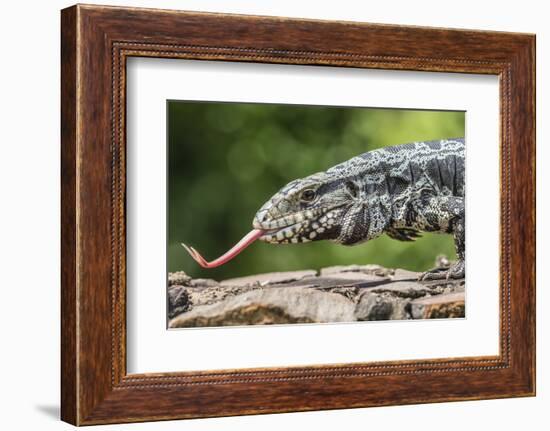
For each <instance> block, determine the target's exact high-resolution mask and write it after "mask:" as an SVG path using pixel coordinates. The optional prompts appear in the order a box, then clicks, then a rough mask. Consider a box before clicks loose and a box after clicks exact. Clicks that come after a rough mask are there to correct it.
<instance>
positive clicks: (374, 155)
mask: <svg viewBox="0 0 550 431" xmlns="http://www.w3.org/2000/svg"><path fill="white" fill-rule="evenodd" d="M464 175H465V145H464V139H463V138H457V139H443V140H438V141H429V142H414V143H410V144H403V145H396V146H392V147H385V148H380V149H377V150H373V151H369V152H367V153H364V154H361V155H359V156H357V157H354V158H352V159H349V160H347V161H345V162H343V163H340V164H338V165H336V166H333V167H332V168H330V169H328V170H327V171H325V172H318V173H315V174H313V175H310V176H308V177H305V178H302V179H296V180H293V181H291V182H290V183H288V184H287V185H286V186H284V187H283V188H282V189H281V190H280V191H279V192H277V193H276V194H275V195H274V196H273V197H272V198H271V199H270V200H269V201H268V202H266V203H265V204H264V205H263V206H262V207H261V208H260V210H259V211H258V213H257V214H256V216H255V218H254V221H253V225H254V227H255V228H257V229H264V230H267V231H268V232H267V233H266V234H265V235H264V236H262V237H261V238H260V240H262V241H265V242H270V243H279V244H285V243H302V242H308V241H317V240H331V241H334V242H337V243H340V244H344V245H354V244H360V243H362V242H365V241H368V240H371V239H374V238H376V237H378V236H380V235H382V234H384V233H386V234H387V235H388V236H390V237H391V238H394V239H397V240H401V241H412V240H414V239H415V238H417V237H418V236H419V232H439V233H447V234H452V235H453V236H454V240H455V246H456V251H457V255H458V261H457V262H456V264H455V265H454V266H453V267H451V268H450V269H449V270H448V271H441V270H438V269H435V270H432V271H428V272H427V273H425V274H424V275H423V278H424V279H433V278H443V277H453V278H462V277H464V272H465V265H464V250H465V238H464V236H465V232H464V189H465V182H464Z"/></svg>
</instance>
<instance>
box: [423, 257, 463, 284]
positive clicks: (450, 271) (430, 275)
mask: <svg viewBox="0 0 550 431" xmlns="http://www.w3.org/2000/svg"><path fill="white" fill-rule="evenodd" d="M465 275H466V265H465V263H464V260H462V259H461V260H458V261H457V262H455V263H454V264H453V265H451V267H450V268H446V267H443V268H442V267H440V268H434V269H431V270H429V271H426V272H423V273H422V274H420V276H419V277H418V281H430V280H447V281H448V280H451V279H452V280H457V279H461V278H464V277H465Z"/></svg>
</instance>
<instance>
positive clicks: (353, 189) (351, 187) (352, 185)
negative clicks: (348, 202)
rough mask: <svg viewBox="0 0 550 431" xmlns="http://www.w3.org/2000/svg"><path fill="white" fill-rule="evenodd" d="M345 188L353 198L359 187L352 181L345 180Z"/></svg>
mask: <svg viewBox="0 0 550 431" xmlns="http://www.w3.org/2000/svg"><path fill="white" fill-rule="evenodd" d="M346 189H347V191H348V193H349V194H350V195H351V197H353V198H356V197H357V195H358V194H359V187H357V184H355V183H354V182H353V181H346Z"/></svg>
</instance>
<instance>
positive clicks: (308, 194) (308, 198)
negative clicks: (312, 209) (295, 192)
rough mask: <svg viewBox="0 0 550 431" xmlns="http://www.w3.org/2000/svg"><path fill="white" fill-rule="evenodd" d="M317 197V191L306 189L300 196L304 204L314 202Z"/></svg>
mask: <svg viewBox="0 0 550 431" xmlns="http://www.w3.org/2000/svg"><path fill="white" fill-rule="evenodd" d="M315 196H316V194H315V190H312V189H306V190H304V191H303V192H302V194H301V195H300V200H302V201H304V202H312V201H313V200H314V199H315Z"/></svg>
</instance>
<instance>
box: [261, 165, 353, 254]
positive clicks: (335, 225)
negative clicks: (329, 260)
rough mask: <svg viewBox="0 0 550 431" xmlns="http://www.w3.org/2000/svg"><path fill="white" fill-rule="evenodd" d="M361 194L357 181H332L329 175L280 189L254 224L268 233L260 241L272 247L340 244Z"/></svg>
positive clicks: (311, 178)
mask: <svg viewBox="0 0 550 431" xmlns="http://www.w3.org/2000/svg"><path fill="white" fill-rule="evenodd" d="M357 193H358V188H357V186H356V184H355V183H354V182H353V181H344V180H332V181H330V180H329V178H328V177H327V175H326V173H322V172H321V173H316V174H313V175H310V176H308V177H306V178H302V179H298V180H294V181H291V182H290V183H288V184H287V185H286V186H284V187H283V188H282V189H280V190H279V191H278V192H277V193H276V194H275V195H273V196H272V197H271V199H269V200H268V201H267V202H266V203H265V204H264V205H263V206H262V207H261V208H260V209H259V211H258V212H257V213H256V215H255V217H254V220H253V223H252V224H253V226H254V228H255V229H259V230H262V231H263V232H264V233H263V235H262V236H260V237H259V240H260V241H264V242H268V243H276V244H289V243H302V242H309V241H319V240H332V241H337V242H340V241H339V239H340V235H341V226H342V225H343V224H344V223H343V222H344V218H345V216H346V213H347V212H348V209H349V206H350V205H351V202H352V201H353V197H354V196H356V195H357ZM350 198H351V199H350Z"/></svg>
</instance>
